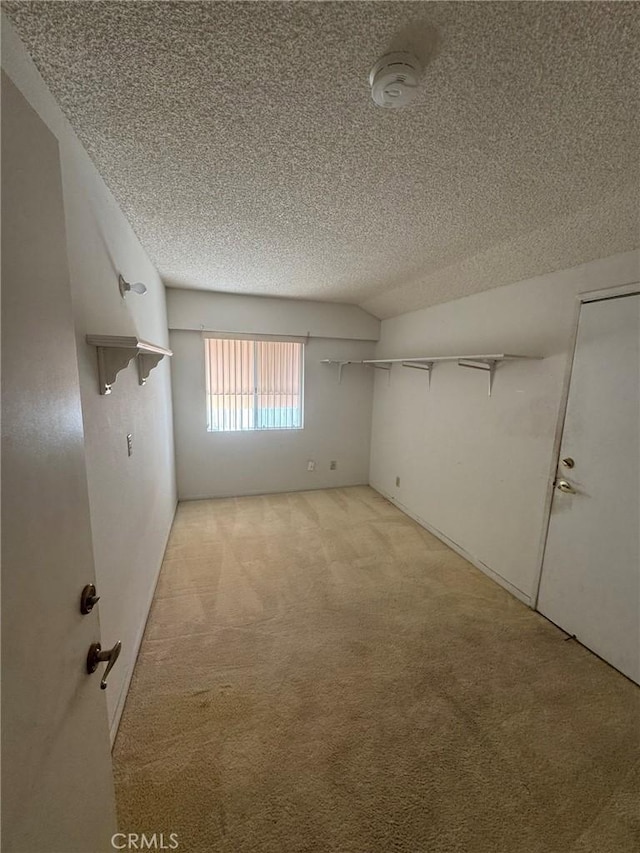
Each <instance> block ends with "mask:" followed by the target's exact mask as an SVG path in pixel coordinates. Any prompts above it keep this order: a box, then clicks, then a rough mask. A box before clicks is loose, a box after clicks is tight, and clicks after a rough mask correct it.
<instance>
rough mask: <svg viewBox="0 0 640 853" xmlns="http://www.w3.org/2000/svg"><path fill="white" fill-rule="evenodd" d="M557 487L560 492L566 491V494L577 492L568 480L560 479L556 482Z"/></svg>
mask: <svg viewBox="0 0 640 853" xmlns="http://www.w3.org/2000/svg"><path fill="white" fill-rule="evenodd" d="M556 489H558V491H560V492H564V493H565V495H575V494H577V492H576V490H575V489H574V488H573V486H572V485H571V483H568V482H567V481H566V480H558V482H557V483H556Z"/></svg>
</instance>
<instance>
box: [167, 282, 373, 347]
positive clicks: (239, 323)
mask: <svg viewBox="0 0 640 853" xmlns="http://www.w3.org/2000/svg"><path fill="white" fill-rule="evenodd" d="M167 313H168V316H169V328H170V329H204V330H206V331H208V332H255V333H256V334H257V333H262V334H263V335H299V336H301V337H304V336H305V335H307V334H308V335H313V336H314V337H316V338H347V339H349V340H365V341H377V340H378V338H379V337H380V320H378V318H377V317H374V316H372V315H371V314H369V313H367V312H366V311H363V310H362V308H358V306H357V305H343V304H341V303H337V302H314V301H313V300H307V299H277V298H272V297H269V296H237V295H235V294H230V293H207V292H204V291H202V290H179V289H176V288H170V289H168V290H167ZM256 324H258V325H259V326H260V328H256Z"/></svg>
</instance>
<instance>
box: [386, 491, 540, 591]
mask: <svg viewBox="0 0 640 853" xmlns="http://www.w3.org/2000/svg"><path fill="white" fill-rule="evenodd" d="M369 485H370V486H371V488H372V489H373V490H374V492H378V494H379V495H382V497H383V498H386V499H387V500H388V501H389V502H390V503H392V504H393V505H394V506H397V507H398V509H399V510H401V511H402V512H403V513H404V514H405V515H408V516H409V518H412V519H413V520H414V521H416V522H417V523H418V524H419V525H420V527H424V529H425V530H428V531H429V533H431V534H433V536H435V537H436V539H439V540H440V541H441V542H444V544H445V545H447V546H448V547H449V548H451V550H452V551H455V552H456V554H460V556H461V557H464V559H465V560H466V561H467V562H468V563H471V565H472V566H475V567H476V569H479V570H480V571H481V572H482V573H483V574H485V575H487V577H489V578H491V580H492V581H495V583H497V584H499V585H500V586H501V587H503V588H504V589H506V590H507V592H510V593H511V595H513V596H514V598H517V599H518V600H519V601H522V602H523V603H524V604H526V605H527V606H528V607H532V606H533V605H532V602H531V597H530V596H528V595H527V594H526V593H524V592H523V591H522V590H521V589H518V587H517V586H514V585H513V584H512V583H510V582H509V581H508V580H507V579H506V578H503V577H502V575H500V574H498V572H496V571H494V570H493V569H492V568H490V566H487V565H486V564H485V563H483V562H482V560H479V559H478V558H477V557H474V556H473V554H469V552H468V551H465V549H464V548H463V547H462V546H461V545H458V543H457V542H454V541H453V539H449V537H448V536H447V535H446V534H444V533H443V532H442V531H441V530H438V528H437V527H434V526H433V525H432V524H429V522H428V521H425V520H424V518H420V516H419V515H416V514H415V513H414V512H412V511H411V510H410V509H409V507H407V506H405V505H404V504H403V503H401V502H400V501H399V500H398V499H397V498H394V497H393V495H390V494H387V492H385V491H384V489H381V488H380V487H379V486H374V485H373V483H369Z"/></svg>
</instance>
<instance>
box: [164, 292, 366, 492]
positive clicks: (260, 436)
mask: <svg viewBox="0 0 640 853" xmlns="http://www.w3.org/2000/svg"><path fill="white" fill-rule="evenodd" d="M221 297H222V298H221ZM178 323H180V324H182V326H183V327H184V326H186V328H176V324H178ZM169 325H170V327H171V334H170V345H171V348H172V349H173V352H174V357H173V359H172V365H171V372H172V383H173V399H174V424H175V436H176V466H177V477H178V494H179V496H180V498H181V499H192V498H204V497H222V496H227V495H246V494H262V493H265V492H287V491H298V490H304V489H320V488H326V487H331V486H350V485H359V484H362V483H367V482H368V480H369V451H370V446H369V442H370V433H371V406H372V399H373V371H372V369H371V368H369V367H366V366H364V365H357V364H354V365H349V366H347V367H346V368H345V369H344V373H343V379H342V384H340V385H339V384H338V381H337V368H336V367H335V366H333V365H326V364H321V363H320V361H321V359H323V358H339V359H344V360H347V359H354V360H360V359H363V358H370V357H371V356H372V354H373V351H374V346H375V344H374V342H373V340H371V339H370V340H366V339H362V338H363V337H364V336H369V338H375V337H377V335H378V329H379V321H378V320H376V319H375V318H374V317H371V315H370V314H366V313H365V312H364V311H362V310H361V309H359V308H355V306H350V305H335V304H330V303H328V304H327V303H314V302H304V301H301V300H300V301H298V300H295V301H294V300H286V299H269V298H260V297H247V296H230V295H228V294H214V293H210V294H207V293H202V292H196V291H186V290H173V291H169ZM201 326H203V327H204V328H206V329H207V330H215V331H228V332H248V333H255V334H283V335H301V334H302V335H305V334H306V332H307V331H311V332H312V334H321V335H322V337H311V338H310V339H309V342H308V343H307V344H306V345H305V380H304V381H305V394H304V396H305V412H304V429H302V430H265V431H260V432H258V431H256V432H228V433H210V432H207V429H206V412H205V359H204V341H203V337H202V334H201V332H200V331H189V328H191V329H194V328H195V329H200V327H201ZM358 338H360V339H358ZM310 459H313V460H315V462H316V470H315V471H313V472H310V471H308V470H307V462H308V461H309V460H310ZM331 460H336V462H337V468H336V470H335V471H331V470H330V469H329V462H330V461H331Z"/></svg>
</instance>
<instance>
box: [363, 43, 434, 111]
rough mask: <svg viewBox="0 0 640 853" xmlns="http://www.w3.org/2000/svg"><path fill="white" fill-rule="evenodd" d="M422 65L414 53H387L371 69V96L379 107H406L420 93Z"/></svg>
mask: <svg viewBox="0 0 640 853" xmlns="http://www.w3.org/2000/svg"><path fill="white" fill-rule="evenodd" d="M421 75H422V65H421V64H420V60H419V59H417V58H416V57H415V56H414V55H413V54H412V53H408V52H407V51H397V52H395V53H386V54H385V55H384V56H383V57H381V58H380V59H379V60H378V61H377V62H376V64H375V65H374V66H373V68H372V69H371V73H370V74H369V85H370V86H371V97H372V98H373V101H374V103H375V104H377V105H378V106H379V107H386V108H387V109H398V108H400V107H406V106H407V104H410V103H411V101H413V100H414V98H415V97H416V95H417V93H418V84H419V82H420V77H421Z"/></svg>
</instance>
